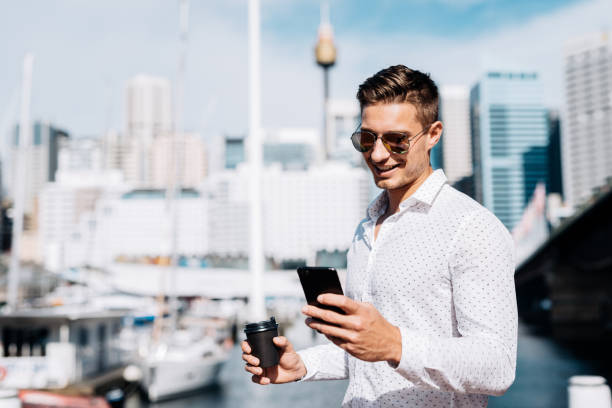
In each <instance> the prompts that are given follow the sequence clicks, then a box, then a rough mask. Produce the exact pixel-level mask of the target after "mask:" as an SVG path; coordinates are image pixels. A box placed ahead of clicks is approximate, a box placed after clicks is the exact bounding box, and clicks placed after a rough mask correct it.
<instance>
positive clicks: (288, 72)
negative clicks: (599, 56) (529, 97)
mask: <svg viewBox="0 0 612 408" xmlns="http://www.w3.org/2000/svg"><path fill="white" fill-rule="evenodd" d="M348 4H349V3H347V2H346V1H332V2H330V9H331V23H332V24H333V25H334V32H335V34H336V43H337V46H338V53H339V57H338V64H337V65H336V66H335V67H334V68H333V69H332V71H331V97H332V98H336V99H350V98H353V95H354V93H355V90H356V87H357V85H358V84H359V83H360V82H361V81H363V79H365V78H366V77H367V76H369V75H372V74H373V73H374V72H376V71H377V70H379V69H381V68H383V67H385V66H387V65H391V64H395V63H404V64H406V65H408V66H411V67H414V68H417V69H421V70H423V71H427V72H430V73H431V75H432V77H433V79H434V80H436V81H437V82H438V84H439V85H445V84H463V85H467V86H471V85H473V83H474V82H475V81H476V79H477V78H478V75H479V74H481V73H482V72H483V71H484V70H485V69H486V68H494V67H495V66H499V65H503V66H504V67H507V65H513V66H511V67H510V68H515V67H514V66H515V65H518V68H526V69H532V70H535V71H538V72H539V73H540V75H541V78H542V82H543V93H544V103H545V105H546V106H547V107H555V108H561V107H562V102H563V83H562V80H563V78H562V69H563V64H562V62H563V60H562V57H563V53H562V50H563V45H564V42H565V40H567V39H568V38H571V37H574V36H578V35H582V34H585V33H589V32H593V31H600V30H601V29H605V28H608V27H609V26H610V25H611V24H610V23H612V5H610V4H609V2H606V1H600V0H593V1H551V2H538V3H537V5H533V4H531V3H530V2H518V3H517V2H503V1H496V2H482V1H479V0H469V1H461V2H458V3H450V2H448V1H442V0H440V1H438V2H422V1H416V2H413V3H410V4H403V3H402V4H400V3H399V2H391V1H386V2H382V3H377V4H376V6H372V5H368V4H367V3H358V4H357V5H356V6H352V7H351V6H349V5H348ZM350 4H351V5H353V4H354V3H350ZM441 6H442V7H441ZM4 16H5V18H6V20H5V21H2V26H3V27H4V29H6V30H7V31H9V32H13V31H18V32H20V34H21V35H19V36H17V37H16V38H15V36H8V35H5V36H3V37H4V39H3V40H0V41H2V42H3V43H2V47H3V49H5V50H6V56H7V60H6V61H7V63H6V64H4V65H3V67H2V68H0V95H2V96H3V98H2V99H1V100H0V127H6V126H7V123H8V124H9V125H10V124H12V123H14V122H15V119H16V117H17V112H16V111H17V106H18V99H19V98H18V88H19V83H20V68H21V58H22V57H23V55H24V53H25V52H26V51H32V52H33V53H34V55H35V64H34V80H33V81H34V83H33V105H32V118H33V119H41V120H48V121H51V122H53V123H57V124H58V125H59V126H62V127H66V128H68V129H69V130H70V131H71V133H72V134H74V135H75V136H77V137H79V136H88V135H101V134H103V133H104V132H105V131H106V130H108V129H110V128H112V129H115V130H122V123H123V120H124V119H125V118H123V117H122V114H121V112H122V111H123V106H122V91H123V88H124V86H125V83H126V82H127V81H128V80H129V78H130V77H132V76H134V75H136V74H138V73H142V72H144V73H150V74H153V75H159V76H164V77H167V78H169V79H171V81H172V82H174V78H175V77H176V66H177V56H178V48H179V47H178V2H165V3H161V2H159V3H146V5H145V3H140V2H134V3H130V4H129V5H123V4H122V5H120V4H119V3H112V2H111V3H108V4H107V3H104V4H87V5H84V4H77V3H73V2H70V1H64V2H62V1H59V2H54V3H53V4H52V5H51V4H45V3H33V2H21V3H19V4H13V5H12V6H11V8H10V10H9V12H8V13H5V14H4ZM8 16H11V18H10V19H9V18H7V17H8ZM297 16H299V17H300V18H299V19H297V18H295V17H297ZM402 16H405V21H403V20H402ZM262 18H263V19H262V89H263V91H264V92H263V106H262V113H263V118H262V119H263V121H262V126H264V127H267V128H273V127H296V126H307V127H320V126H321V119H322V117H321V116H322V115H321V114H320V113H321V112H320V110H321V106H320V105H321V104H320V96H321V93H322V90H321V89H320V88H321V87H322V81H321V73H320V70H319V69H318V68H317V67H316V64H315V62H314V55H313V47H314V43H315V40H316V29H317V26H318V23H319V4H318V3H317V2H305V1H298V2H292V3H290V4H285V3H281V2H278V1H270V2H263V3H262ZM407 21H408V22H410V24H406V22H407ZM190 23H191V27H192V29H191V31H190V33H189V50H188V56H187V72H186V84H187V87H186V94H185V104H184V106H185V115H184V117H185V129H186V130H190V131H199V132H201V133H202V134H203V136H204V137H205V138H208V137H209V136H211V135H214V134H219V133H225V132H227V133H236V132H244V130H245V129H246V117H247V101H246V97H245V94H246V91H247V75H246V69H247V64H248V61H247V52H246V39H247V37H246V3H244V4H243V3H241V2H238V1H232V2H226V3H221V2H219V3H206V4H203V3H195V2H192V4H191V12H190ZM587 23H588V24H587ZM559 27H561V29H559ZM533 38H537V39H538V41H531V40H532V39H533ZM413 44H417V45H418V47H413V46H412V45H413ZM364 50H367V53H365V52H364ZM501 54H503V56H502V55H501ZM211 62H212V63H211ZM295 78H299V79H300V81H296V80H295ZM288 90H289V92H288ZM287 98H292V101H291V103H286V99H287ZM0 131H2V132H4V131H5V129H0Z"/></svg>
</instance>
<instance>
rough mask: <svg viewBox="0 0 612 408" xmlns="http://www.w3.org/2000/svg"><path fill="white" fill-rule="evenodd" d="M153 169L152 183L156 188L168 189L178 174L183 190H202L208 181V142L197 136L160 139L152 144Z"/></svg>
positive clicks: (172, 135)
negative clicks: (206, 146) (205, 145)
mask: <svg viewBox="0 0 612 408" xmlns="http://www.w3.org/2000/svg"><path fill="white" fill-rule="evenodd" d="M175 150H176V151H175ZM175 154H176V158H177V163H176V168H174V155H175ZM151 166H152V167H151V179H152V180H151V181H152V184H153V187H155V188H167V187H168V186H169V183H170V180H171V177H173V176H174V174H176V177H177V180H176V181H177V183H178V185H179V186H181V187H183V188H196V187H199V186H200V184H201V183H202V181H203V180H204V178H205V177H206V150H205V147H204V142H203V141H202V138H201V137H200V135H199V134H197V133H183V134H179V135H176V134H166V135H160V136H158V137H156V138H155V140H153V143H152V147H151Z"/></svg>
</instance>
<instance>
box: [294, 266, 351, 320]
mask: <svg viewBox="0 0 612 408" xmlns="http://www.w3.org/2000/svg"><path fill="white" fill-rule="evenodd" d="M297 273H298V276H299V277H300V283H301V284H302V289H304V295H305V296H306V302H308V304H309V305H312V306H316V307H319V308H321V309H327V310H333V311H334V312H336V313H340V314H345V313H344V310H342V309H340V308H339V307H336V306H327V305H322V304H321V303H319V302H318V301H317V297H318V296H319V295H320V294H322V293H334V294H337V295H344V292H342V286H341V285H340V279H339V278H338V272H337V271H336V269H334V268H328V267H322V266H302V267H299V268H298V269H297Z"/></svg>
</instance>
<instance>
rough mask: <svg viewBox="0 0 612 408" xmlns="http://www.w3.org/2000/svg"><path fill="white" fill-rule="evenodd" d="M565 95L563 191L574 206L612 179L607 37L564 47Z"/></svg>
mask: <svg viewBox="0 0 612 408" xmlns="http://www.w3.org/2000/svg"><path fill="white" fill-rule="evenodd" d="M565 96H566V108H567V111H566V114H565V120H564V121H563V123H562V125H563V135H562V154H563V183H564V186H563V192H564V195H565V198H566V201H567V202H568V203H569V204H570V205H573V206H575V205H579V204H581V203H582V202H584V201H585V200H587V199H588V198H589V197H590V196H591V194H592V192H593V189H594V188H595V187H598V186H601V185H603V184H605V182H606V178H607V177H610V176H612V44H611V43H610V38H609V36H608V35H607V34H606V33H599V34H594V35H590V36H585V37H582V38H576V39H574V40H572V41H570V42H569V43H567V44H566V48H565Z"/></svg>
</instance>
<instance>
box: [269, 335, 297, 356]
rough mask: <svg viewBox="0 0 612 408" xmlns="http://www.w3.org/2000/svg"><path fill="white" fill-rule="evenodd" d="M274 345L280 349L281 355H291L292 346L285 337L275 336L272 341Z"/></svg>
mask: <svg viewBox="0 0 612 408" xmlns="http://www.w3.org/2000/svg"><path fill="white" fill-rule="evenodd" d="M272 341H273V342H274V344H275V345H276V346H278V347H280V348H281V352H282V353H291V352H292V351H293V345H291V342H290V341H289V340H288V339H287V338H286V337H285V336H277V337H274V338H273V339H272Z"/></svg>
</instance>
